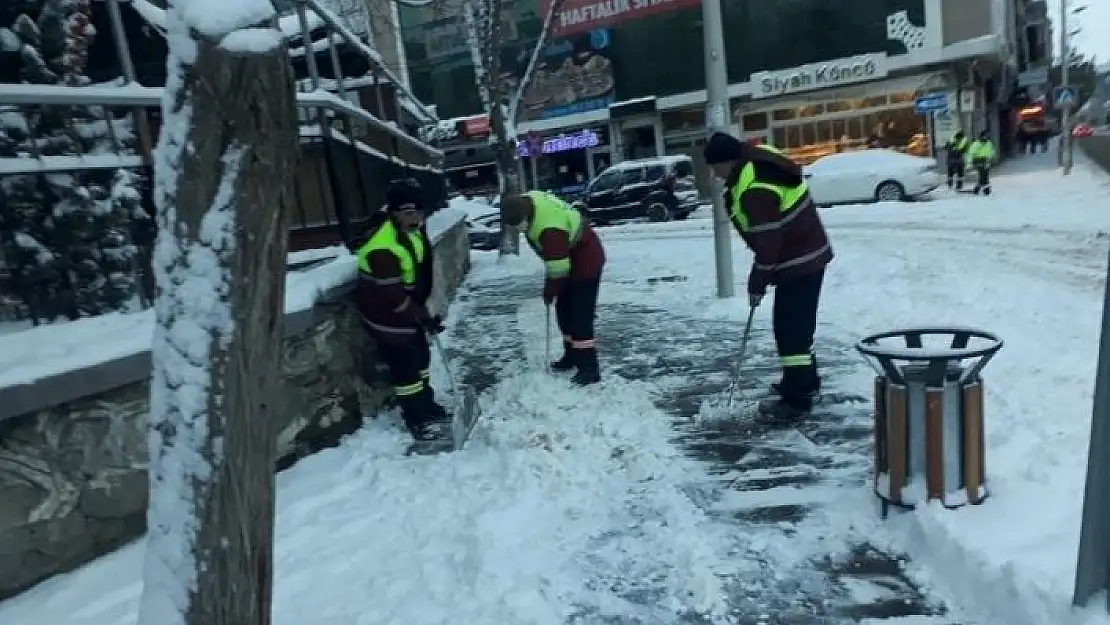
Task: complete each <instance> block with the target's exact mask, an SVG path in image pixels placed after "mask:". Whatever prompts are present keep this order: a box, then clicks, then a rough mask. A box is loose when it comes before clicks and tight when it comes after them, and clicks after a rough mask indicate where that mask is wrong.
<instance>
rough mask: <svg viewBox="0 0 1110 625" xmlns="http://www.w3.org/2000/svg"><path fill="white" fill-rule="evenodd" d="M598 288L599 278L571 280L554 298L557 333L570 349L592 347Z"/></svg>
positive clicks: (599, 286) (599, 285)
mask: <svg viewBox="0 0 1110 625" xmlns="http://www.w3.org/2000/svg"><path fill="white" fill-rule="evenodd" d="M600 288H601V278H597V279H593V280H582V279H575V278H571V279H569V280H567V282H566V284H565V285H564V286H563V292H562V293H560V294H559V296H558V297H557V298H555V319H556V321H557V322H558V324H559V332H561V333H562V334H563V341H565V342H568V343H570V345H571V346H572V347H576V348H579V349H587V348H590V347H594V317H595V316H596V313H597V294H598V291H599V290H600Z"/></svg>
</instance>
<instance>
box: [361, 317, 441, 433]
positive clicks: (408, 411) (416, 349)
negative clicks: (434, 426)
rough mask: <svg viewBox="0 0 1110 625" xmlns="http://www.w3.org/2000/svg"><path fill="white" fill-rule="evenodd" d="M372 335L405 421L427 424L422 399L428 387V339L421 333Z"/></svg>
mask: <svg viewBox="0 0 1110 625" xmlns="http://www.w3.org/2000/svg"><path fill="white" fill-rule="evenodd" d="M371 334H372V335H373V336H374V338H375V339H376V340H377V343H378V354H379V356H380V357H381V359H382V360H383V361H385V364H386V367H388V368H389V381H390V383H391V384H392V385H393V394H394V395H395V396H396V398H397V403H398V404H399V405H400V406H401V411H402V413H403V414H404V417H405V421H406V422H409V421H423V420H426V419H427V418H428V416H429V415H427V414H424V413H425V412H426V411H425V410H424V407H423V404H422V403H421V398H422V396H423V395H422V394H423V391H424V389H425V388H426V387H428V368H429V363H430V362H431V351H430V350H429V349H428V337H427V336H425V334H424V332H422V331H420V330H417V332H416V333H415V334H404V335H398V334H389V335H386V334H384V333H381V332H372V333H371Z"/></svg>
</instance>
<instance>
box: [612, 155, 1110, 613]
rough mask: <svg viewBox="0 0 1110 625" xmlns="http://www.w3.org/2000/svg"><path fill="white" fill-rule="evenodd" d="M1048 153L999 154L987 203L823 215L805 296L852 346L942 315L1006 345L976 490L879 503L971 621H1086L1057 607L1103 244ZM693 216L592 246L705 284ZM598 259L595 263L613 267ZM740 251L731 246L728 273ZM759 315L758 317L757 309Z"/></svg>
mask: <svg viewBox="0 0 1110 625" xmlns="http://www.w3.org/2000/svg"><path fill="white" fill-rule="evenodd" d="M1054 158H1055V156H1054V155H1052V154H1048V155H1044V154H1041V155H1036V156H1029V157H1025V158H1024V159H1020V160H1017V161H1015V162H1012V163H1008V164H1007V165H1006V166H1005V167H1003V168H1001V169H1000V170H999V171H998V172H997V179H996V181H995V187H994V189H995V194H994V195H992V196H991V197H986V198H984V197H975V196H970V195H964V194H954V193H952V192H949V191H940V192H937V193H936V194H935V198H934V200H933V201H930V202H920V203H913V204H901V203H884V204H873V205H853V206H841V207H832V208H828V209H825V210H824V211H823V213H822V214H823V217H824V220H825V224H826V227H827V228H828V230H829V233H830V237H831V239H832V244H833V248H834V250H835V251H836V254H837V258H836V259H835V260H834V263H833V265H832V266H831V268H830V271H829V274H828V277H827V279H826V286H825V289H824V297H823V300H822V302H821V310H822V314H821V321H822V326H821V329H820V332H821V333H824V334H825V335H826V336H838V337H842V338H843V339H844V340H845V341H846V342H851V341H854V340H856V339H858V338H860V337H862V336H864V335H866V334H869V333H872V332H878V331H882V330H889V329H894V328H897V327H906V326H912V325H937V324H956V325H965V326H978V327H982V328H984V329H987V330H990V331H993V332H995V333H997V334H999V335H1000V336H1001V337H1002V338H1003V340H1004V341H1005V347H1004V348H1003V349H1002V351H1001V352H1000V354H999V356H998V357H997V358H995V359H994V360H993V361H992V362H991V364H990V365H988V367H987V368H986V370H985V371H984V378H985V380H986V387H987V403H986V410H987V412H986V418H987V443H988V444H987V458H986V464H987V471H988V479H989V485H990V489H991V497H990V499H988V500H987V502H986V503H985V504H983V505H981V506H974V507H968V508H964V509H961V510H956V511H948V510H943V509H940V508H936V509H932V508H931V509H926V510H922V511H920V512H918V513H915V514H910V515H902V516H899V515H895V516H894V517H892V519H891V520H890V522H889V523H888V529H890V531H891V539H892V540H893V541H894V544H895V545H898V546H901V547H902V548H904V549H906V550H907V551H908V552H909V553H910V554H911V555H913V556H914V557H915V559H916V561H917V564H918V565H919V566H922V567H924V568H925V569H927V570H929V571H931V572H932V573H933V575H930V578H931V580H932V582H933V584H934V585H935V586H936V587H937V588H939V589H940V590H942V591H943V592H945V593H947V594H950V595H951V596H952V597H953V598H954V599H955V601H956V603H957V604H959V605H961V606H963V607H964V608H970V609H971V611H972V613H973V616H976V617H978V619H979V620H980V622H982V623H1006V624H1007V625H1024V624H1029V625H1067V624H1071V623H1085V622H1088V621H1084V620H1083V619H1084V616H1083V615H1081V614H1079V613H1076V612H1073V611H1072V609H1071V607H1070V603H1071V591H1072V584H1073V583H1074V571H1075V560H1076V553H1077V548H1078V539H1079V525H1080V511H1081V508H1082V497H1083V488H1084V479H1085V471H1086V459H1087V448H1088V443H1089V436H1090V422H1091V402H1092V392H1093V388H1094V373H1095V365H1096V355H1097V350H1098V337H1099V329H1100V320H1101V315H1102V299H1103V288H1104V285H1105V279H1106V260H1107V244H1108V243H1110V179H1108V178H1107V176H1106V175H1105V174H1103V173H1102V172H1100V171H1097V170H1095V169H1094V168H1093V166H1091V165H1090V164H1089V163H1087V162H1086V161H1085V160H1081V162H1080V163H1079V164H1078V166H1077V167H1076V169H1075V171H1074V172H1073V174H1072V175H1071V176H1070V177H1068V178H1064V177H1063V176H1062V174H1061V173H1060V171H1059V170H1058V169H1056V168H1054V167H1053V166H1052V165H1053V163H1054ZM697 217H708V215H707V214H704V213H702V214H699V215H697V216H695V218H694V219H693V220H691V221H689V222H676V223H669V224H663V225H655V224H637V225H630V226H627V227H624V228H622V229H620V230H619V231H616V230H613V231H609V230H606V231H604V233H605V241H606V242H607V243H608V244H609V245H610V247H614V243H616V244H617V245H619V246H620V247H619V248H617V249H631V247H629V248H625V247H624V246H625V244H626V242H628V244H631V243H632V242H633V241H636V242H641V241H642V242H643V243H642V244H640V245H638V246H637V247H636V248H635V249H637V250H641V249H642V250H644V253H645V254H646V253H647V251H648V250H650V253H651V259H652V260H651V261H646V259H645V260H641V259H643V258H644V257H637V261H638V262H641V263H644V264H647V263H649V262H658V263H659V264H660V266H664V265H671V266H672V267H677V268H680V269H682V270H684V271H687V272H690V273H691V274H692V279H694V280H698V281H699V282H700V287H701V289H702V290H704V291H706V292H708V291H709V290H710V289H712V288H713V274H712V272H713V263H712V260H711V256H710V255H709V253H708V252H707V248H708V244H707V242H706V241H705V239H704V237H707V236H708V234H709V232H710V230H711V228H712V225H711V223H710V221H709V220H708V219H697ZM695 241H696V242H695ZM617 242H619V243H617ZM736 247H738V246H737V244H736V243H735V242H734V249H736ZM667 250H672V252H671V253H670V254H668V251H667ZM615 256H616V254H611V258H613V260H612V261H611V262H612V266H617V263H620V262H621V260H620V259H619V258H614V257H615ZM656 259H658V260H656ZM749 263H750V257H749V256H748V255H747V254H746V253H745V252H744V251H743V250H739V251H737V253H736V254H735V263H734V264H735V267H736V273H737V277H738V280H740V281H742V279H743V276H744V275H746V271H747V268H748V266H749ZM645 270H646V269H645ZM740 288H741V289H742V287H740ZM709 306H710V307H711V308H714V309H716V308H718V307H719V306H721V304H710V305H709ZM726 306H727V305H726ZM732 306H733V307H734V308H735V307H736V306H737V305H736V304H733V305H732ZM760 322H762V323H769V308H768V307H764V308H763V309H762V310H761V312H760V314H759V315H757V323H760ZM872 377H873V374H872V372H871V371H870V370H869V369H867V368H865V367H860V369H859V371H858V375H856V376H855V379H854V380H853V382H852V384H850V385H849V386H848V388H849V389H850V390H852V391H855V392H858V393H861V394H865V395H870V393H871V386H872ZM1096 603H1098V602H1097V601H1096ZM1091 618H1092V619H1093V620H1091V621H1089V622H1091V623H1099V624H1107V623H1110V618H1108V617H1105V616H1098V617H1091Z"/></svg>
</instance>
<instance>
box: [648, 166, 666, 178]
mask: <svg viewBox="0 0 1110 625" xmlns="http://www.w3.org/2000/svg"><path fill="white" fill-rule="evenodd" d="M666 175H667V168H666V167H664V166H662V165H649V166H648V168H647V174H646V175H645V178H646V179H647V181H648V182H659V181H660V180H662V179H663V176H666Z"/></svg>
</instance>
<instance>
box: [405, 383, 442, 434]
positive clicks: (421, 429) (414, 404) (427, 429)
mask: <svg viewBox="0 0 1110 625" xmlns="http://www.w3.org/2000/svg"><path fill="white" fill-rule="evenodd" d="M397 403H398V404H400V405H401V417H402V418H403V419H404V420H405V427H406V428H407V429H408V431H409V434H411V435H412V438H413V440H417V441H431V440H435V439H437V438H442V437H443V429H442V425H443V424H442V423H441V422H437V421H435V420H434V419H433V418H432V417H431V415H429V414H428V411H427V410H428V409H427V402H426V401H425V399H424V398H423V397H422V396H421V395H420V394H417V395H409V396H406V397H399V398H397Z"/></svg>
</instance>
